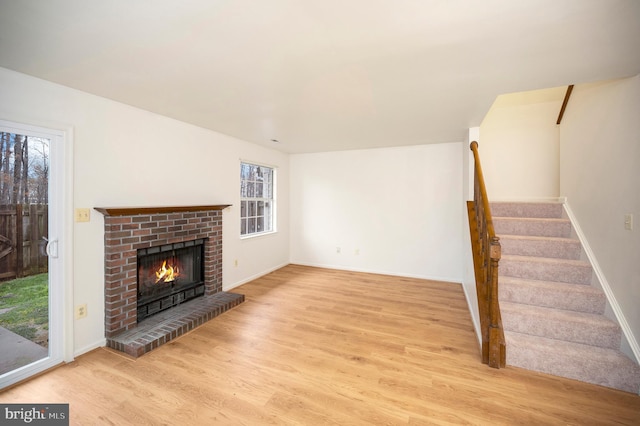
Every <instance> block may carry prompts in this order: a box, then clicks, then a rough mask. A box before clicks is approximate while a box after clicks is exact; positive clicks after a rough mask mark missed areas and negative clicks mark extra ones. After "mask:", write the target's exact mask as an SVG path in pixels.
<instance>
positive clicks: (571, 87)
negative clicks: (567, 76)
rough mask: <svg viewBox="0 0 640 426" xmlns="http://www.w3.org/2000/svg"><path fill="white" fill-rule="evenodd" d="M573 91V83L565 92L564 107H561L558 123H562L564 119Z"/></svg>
mask: <svg viewBox="0 0 640 426" xmlns="http://www.w3.org/2000/svg"><path fill="white" fill-rule="evenodd" d="M571 92H573V84H570V85H569V86H568V87H567V91H566V93H565V94H564V100H563V101H562V107H560V114H558V120H557V121H556V124H560V122H561V121H562V117H563V116H564V110H566V109H567V104H568V103H569V98H570V97H571Z"/></svg>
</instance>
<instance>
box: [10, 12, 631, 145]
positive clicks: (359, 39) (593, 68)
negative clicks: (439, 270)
mask: <svg viewBox="0 0 640 426" xmlns="http://www.w3.org/2000/svg"><path fill="white" fill-rule="evenodd" d="M639 42H640V1H638V0H268V1H267V0H185V1H175V0H0V66H2V67H5V68H9V69H12V70H16V71H20V72H22V73H26V74H30V75H33V76H36V77H40V78H43V79H46V80H50V81H53V82H56V83H60V84H63V85H65V86H69V87H73V88H76V89H79V90H83V91H86V92H89V93H93V94H96V95H100V96H103V97H106V98H110V99H114V100H117V101H120V102H123V103H126V104H129V105H133V106H136V107H139V108H143V109H146V110H149V111H153V112H156V113H159V114H163V115H166V116H169V117H173V118H175V119H178V120H182V121H185V122H188V123H193V124H196V125H198V126H201V127H205V128H209V129H213V130H216V131H219V132H221V133H225V134H228V135H231V136H235V137H237V138H240V139H244V140H247V141H250V142H255V143H258V144H262V145H265V146H270V147H272V148H275V149H279V150H282V151H286V152H291V153H300V152H319V151H332V150H343V149H360V148H373V147H387V146H402V145H413V144H425V143H437V142H451V141H461V140H463V138H464V135H465V131H466V129H467V128H469V127H471V126H477V125H479V124H480V123H481V121H482V119H483V118H484V116H485V114H486V112H487V110H488V109H489V107H490V106H491V103H492V102H493V101H494V99H495V98H496V96H497V95H500V94H503V93H509V92H519V91H526V90H533V89H542V88H549V87H557V86H564V85H568V84H572V83H581V82H587V81H595V80H605V79H612V78H619V77H627V76H631V75H635V74H638V73H640V46H639V44H640V43H639ZM0 101H1V100H0ZM271 139H278V140H279V141H280V143H279V144H274V143H272V142H270V140H271Z"/></svg>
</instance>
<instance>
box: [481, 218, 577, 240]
mask: <svg viewBox="0 0 640 426" xmlns="http://www.w3.org/2000/svg"><path fill="white" fill-rule="evenodd" d="M493 228H494V230H495V232H496V235H498V236H500V235H529V236H537V237H558V238H569V237H570V236H571V222H570V221H569V220H568V219H547V218H527V217H502V216H494V217H493Z"/></svg>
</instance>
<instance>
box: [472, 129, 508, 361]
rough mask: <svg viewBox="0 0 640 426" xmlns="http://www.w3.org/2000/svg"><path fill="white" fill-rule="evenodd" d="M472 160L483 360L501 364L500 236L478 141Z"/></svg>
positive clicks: (475, 264) (503, 351)
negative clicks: (489, 197)
mask: <svg viewBox="0 0 640 426" xmlns="http://www.w3.org/2000/svg"><path fill="white" fill-rule="evenodd" d="M470 148H471V151H473V157H474V161H475V163H474V164H475V167H474V169H475V172H474V180H473V201H467V213H468V215H469V231H470V235H471V247H472V251H473V269H474V273H475V278H476V293H477V295H478V311H479V313H480V328H481V335H482V362H483V363H485V364H489V366H490V367H494V368H501V367H504V366H505V364H506V344H505V339H504V331H503V329H502V318H501V316H500V303H499V301H498V263H499V262H500V257H501V248H500V239H499V238H498V237H497V236H496V233H495V231H494V229H493V220H492V218H491V209H490V206H489V199H488V197H487V190H486V187H485V184H484V176H483V174H482V167H481V165H480V155H479V154H478V142H476V141H473V142H471V146H470Z"/></svg>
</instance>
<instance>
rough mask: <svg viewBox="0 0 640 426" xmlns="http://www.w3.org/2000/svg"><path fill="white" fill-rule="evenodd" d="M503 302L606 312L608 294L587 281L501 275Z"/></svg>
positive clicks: (595, 312)
mask: <svg viewBox="0 0 640 426" xmlns="http://www.w3.org/2000/svg"><path fill="white" fill-rule="evenodd" d="M498 282H499V286H500V287H499V288H500V303H502V302H503V301H505V302H513V303H523V304H525V305H536V306H543V307H547V308H556V309H565V310H569V311H579V312H587V313H591V314H603V313H604V309H605V305H606V297H605V295H604V293H603V292H602V290H600V289H598V288H595V287H592V286H590V285H584V284H569V283H560V282H553V281H539V280H527V279H523V278H514V277H500V278H499V281H498Z"/></svg>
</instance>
